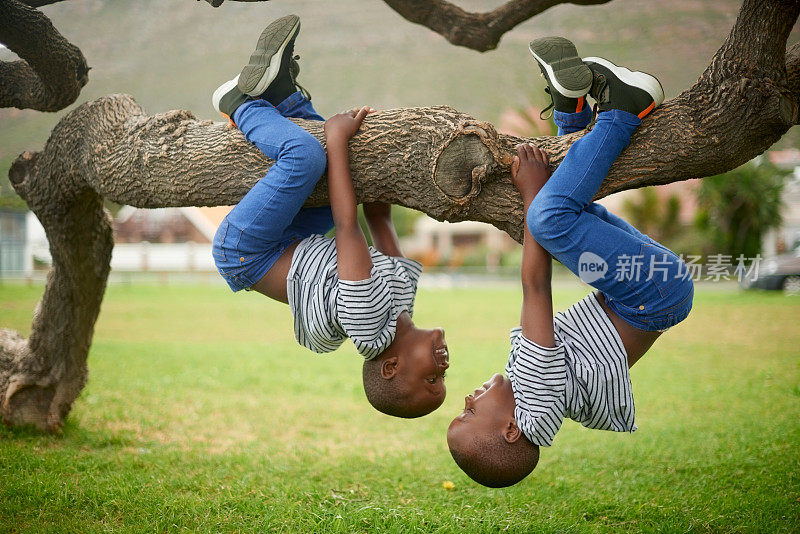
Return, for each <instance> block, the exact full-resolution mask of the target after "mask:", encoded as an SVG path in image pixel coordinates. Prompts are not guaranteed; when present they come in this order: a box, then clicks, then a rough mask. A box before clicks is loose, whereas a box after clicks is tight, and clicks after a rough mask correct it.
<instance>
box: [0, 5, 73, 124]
mask: <svg viewBox="0 0 800 534" xmlns="http://www.w3.org/2000/svg"><path fill="white" fill-rule="evenodd" d="M29 3H30V4H33V5H34V6H35V7H36V6H40V5H45V4H48V3H53V2H44V1H40V2H29ZM0 43H3V44H5V45H6V46H7V47H8V48H9V49H10V50H12V51H14V52H15V53H16V54H17V55H18V56H19V57H20V58H22V59H21V60H19V61H11V62H7V61H0V107H3V108H8V107H15V108H19V109H35V110H38V111H59V110H61V109H64V108H65V107H67V106H69V105H70V104H72V103H73V102H75V100H76V99H77V98H78V95H79V94H80V92H81V89H82V88H83V86H84V85H86V82H87V81H88V80H89V76H88V74H89V67H88V66H87V64H86V58H84V57H83V54H82V53H81V51H80V50H79V49H78V47H76V46H75V45H73V44H71V43H70V42H69V41H67V40H66V39H65V38H64V37H63V36H62V35H61V34H60V33H58V31H57V30H56V29H55V28H54V27H53V24H52V23H51V22H50V19H48V18H47V17H46V16H45V15H44V14H43V13H42V12H41V11H39V10H37V9H34V8H33V7H30V6H28V5H26V4H25V3H22V2H18V1H17V0H0Z"/></svg>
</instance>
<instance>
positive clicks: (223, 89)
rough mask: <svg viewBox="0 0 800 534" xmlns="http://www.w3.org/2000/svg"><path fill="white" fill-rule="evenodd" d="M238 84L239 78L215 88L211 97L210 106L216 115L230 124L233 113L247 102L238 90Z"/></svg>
mask: <svg viewBox="0 0 800 534" xmlns="http://www.w3.org/2000/svg"><path fill="white" fill-rule="evenodd" d="M238 83H239V76H237V77H236V78H234V79H232V80H228V81H227V82H225V83H223V84H222V85H220V86H219V87H217V90H216V91H214V94H213V95H211V105H212V106H214V109H215V110H217V113H219V114H220V115H222V116H223V117H225V118H226V119H228V120H229V121H231V123H233V112H234V111H236V109H237V108H238V107H239V106H241V105H242V104H244V103H245V101H247V95H246V94H244V93H242V92H241V91H240V90H239V88H238V87H237V84H238Z"/></svg>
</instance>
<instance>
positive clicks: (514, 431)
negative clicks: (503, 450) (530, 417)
mask: <svg viewBox="0 0 800 534" xmlns="http://www.w3.org/2000/svg"><path fill="white" fill-rule="evenodd" d="M520 436H522V430H520V428H519V427H518V426H517V422H516V421H515V420H513V419H512V420H510V421H509V422H508V425H506V428H505V429H504V430H503V439H505V440H506V443H515V442H516V441H517V440H518V439H519V438H520Z"/></svg>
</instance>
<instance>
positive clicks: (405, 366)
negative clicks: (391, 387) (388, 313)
mask: <svg viewBox="0 0 800 534" xmlns="http://www.w3.org/2000/svg"><path fill="white" fill-rule="evenodd" d="M404 315H405V316H406V317H403V316H404ZM405 319H407V320H408V323H410V324H406V325H403V326H404V328H401V327H400V323H401V322H405ZM401 330H402V333H400V331H401ZM398 338H399V339H397V341H398V343H397V346H396V347H394V350H395V351H396V353H397V354H401V355H402V357H400V358H398V359H397V375H398V378H401V379H402V381H403V382H404V383H405V384H406V386H407V387H408V390H409V392H410V393H411V394H410V396H409V399H408V402H409V404H411V405H414V406H417V405H421V404H429V403H430V404H434V403H435V404H436V405H437V406H438V405H440V404H441V403H442V402H443V401H444V398H445V395H446V394H447V388H446V387H445V384H444V377H445V371H447V369H448V368H449V367H450V354H449V352H448V350H447V343H446V342H445V337H444V330H443V329H441V328H433V329H422V328H417V327H416V326H414V324H413V322H411V320H410V317H409V316H408V314H407V313H406V312H403V313H402V314H401V317H399V318H398Z"/></svg>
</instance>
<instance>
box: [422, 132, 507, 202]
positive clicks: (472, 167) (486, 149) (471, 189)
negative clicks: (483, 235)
mask: <svg viewBox="0 0 800 534" xmlns="http://www.w3.org/2000/svg"><path fill="white" fill-rule="evenodd" d="M498 145H499V143H498V137H497V131H496V130H495V129H494V126H492V125H491V124H489V123H488V122H481V121H476V120H465V121H462V122H461V123H459V125H458V127H457V128H456V129H455V131H453V133H452V134H451V135H450V137H449V138H448V139H446V140H445V142H444V143H443V144H442V147H441V148H440V149H439V153H438V155H437V157H436V159H435V160H434V163H433V173H432V178H433V183H434V184H435V186H436V188H437V189H438V190H439V191H441V192H442V193H443V194H444V195H445V196H447V198H448V199H450V200H451V201H453V202H454V203H455V204H458V205H460V206H463V205H465V204H466V203H468V202H469V200H470V199H471V198H473V197H475V196H476V195H478V194H479V193H480V192H481V186H482V185H483V183H484V182H485V181H486V178H487V177H488V176H489V174H490V173H491V172H492V171H493V170H494V169H495V168H496V167H497V165H498V163H500V162H501V161H502V159H503V158H502V155H501V153H500V149H499V146H498Z"/></svg>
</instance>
